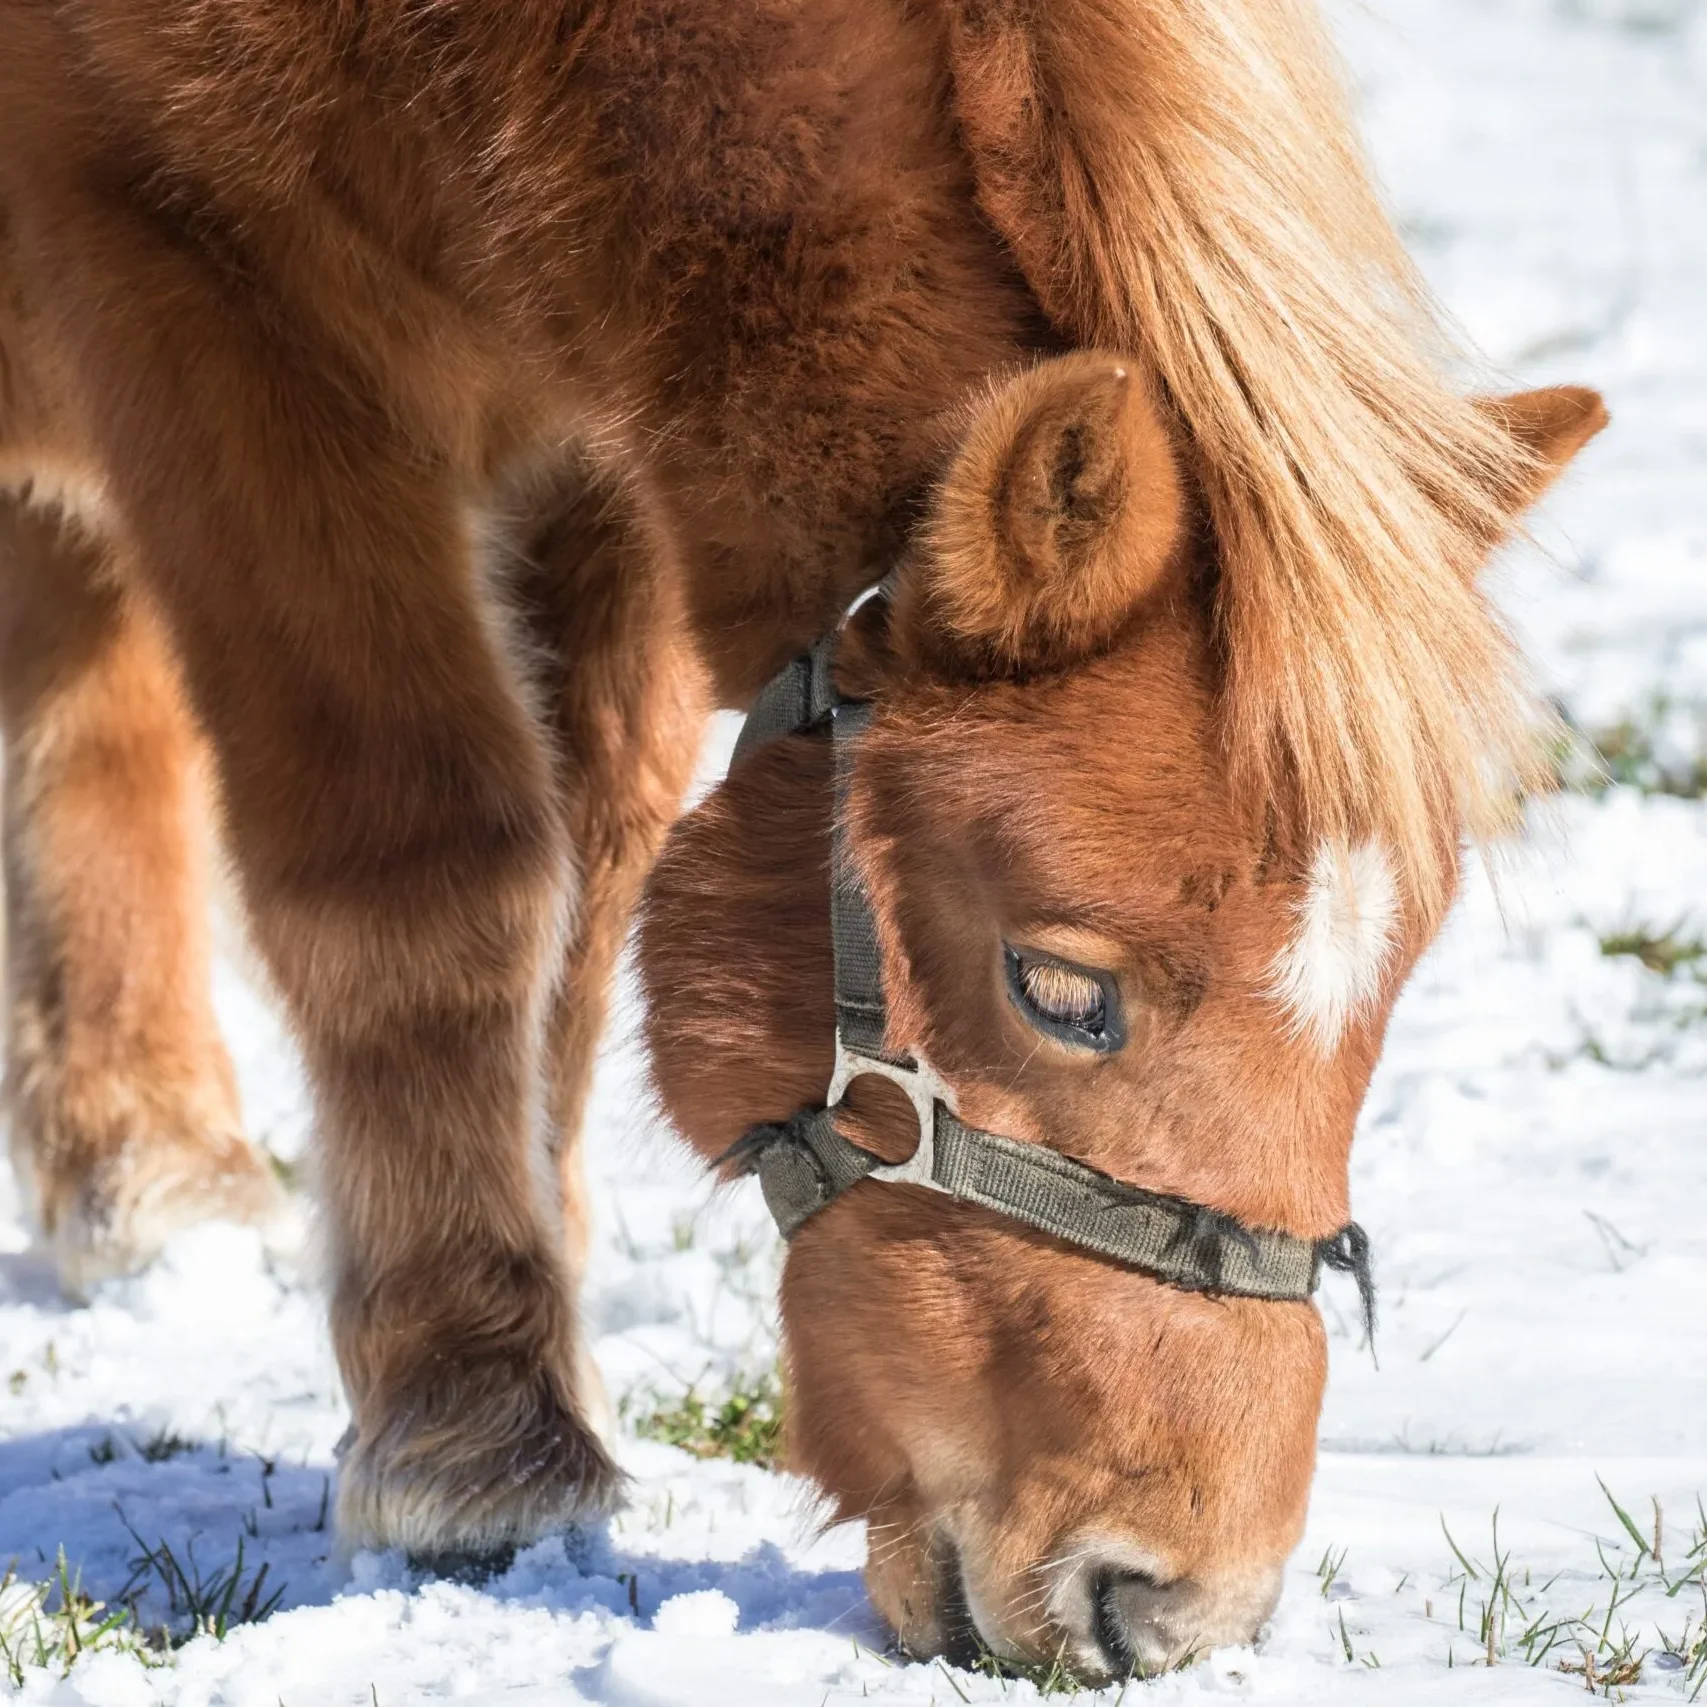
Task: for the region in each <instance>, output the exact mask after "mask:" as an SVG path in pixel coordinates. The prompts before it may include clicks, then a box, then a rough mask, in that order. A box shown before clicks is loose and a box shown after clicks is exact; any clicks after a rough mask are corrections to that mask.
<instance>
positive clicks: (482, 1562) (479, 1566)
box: [404, 1542, 516, 1588]
mask: <svg viewBox="0 0 1707 1707" xmlns="http://www.w3.org/2000/svg"><path fill="white" fill-rule="evenodd" d="M404 1557H405V1558H406V1559H407V1560H408V1562H409V1569H410V1570H412V1571H414V1572H415V1573H416V1575H418V1576H423V1577H438V1578H440V1579H442V1580H443V1581H445V1582H451V1583H461V1584H463V1586H464V1587H466V1588H484V1587H485V1585H486V1584H487V1583H489V1582H491V1581H492V1580H493V1579H494V1578H495V1577H501V1576H502V1575H503V1574H504V1573H505V1572H506V1571H507V1570H508V1569H509V1568H510V1566H511V1565H513V1564H514V1563H515V1562H516V1549H515V1546H514V1545H513V1544H512V1543H507V1542H506V1543H502V1544H500V1545H499V1546H496V1547H452V1548H450V1549H449V1550H448V1551H445V1552H442V1553H408V1554H405V1555H404Z"/></svg>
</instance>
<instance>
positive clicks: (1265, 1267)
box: [722, 632, 1375, 1345]
mask: <svg viewBox="0 0 1707 1707" xmlns="http://www.w3.org/2000/svg"><path fill="white" fill-rule="evenodd" d="M837 638H838V635H837V634H836V633H835V632H832V633H831V634H829V635H826V636H825V637H824V638H823V639H822V640H820V641H819V642H818V643H817V644H816V645H815V646H814V647H813V648H812V650H811V652H809V653H807V654H806V655H805V656H803V657H800V658H796V659H794V660H793V661H792V662H791V663H789V664H788V665H786V666H785V667H784V668H783V669H782V670H781V671H780V672H779V673H778V674H777V675H776V676H774V677H773V678H772V679H771V681H770V682H769V683H768V684H767V685H766V686H765V688H764V689H763V690H762V691H761V693H760V694H759V697H758V699H757V701H755V703H754V706H753V709H752V711H751V713H749V715H748V719H747V722H746V725H745V726H744V727H743V729H742V731H741V735H740V738H739V739H738V740H737V742H736V744H735V756H734V759H733V761H732V763H735V764H738V763H739V762H740V761H741V760H742V759H743V758H745V757H746V755H747V754H748V753H750V752H752V751H753V750H754V749H756V748H757V747H759V746H762V745H764V744H765V743H766V742H767V741H770V740H774V739H775V738H777V737H778V736H781V735H786V734H799V733H804V732H807V731H810V730H814V729H817V728H820V727H822V726H823V725H824V724H825V723H826V722H827V723H828V724H829V727H830V731H831V739H832V742H833V745H834V763H835V819H834V824H833V828H832V833H831V851H830V872H831V885H830V915H831V933H832V940H833V944H834V949H835V987H836V1066H835V1072H834V1075H833V1077H832V1078H831V1081H830V1087H829V1091H828V1094H827V1096H826V1098H825V1106H824V1107H821V1108H814V1109H806V1110H802V1111H801V1112H800V1113H798V1114H796V1115H795V1116H794V1117H793V1118H792V1119H790V1120H787V1121H784V1122H781V1123H780V1124H767V1125H758V1126H753V1127H751V1128H749V1129H748V1131H747V1132H746V1133H744V1134H743V1135H742V1137H741V1138H740V1139H739V1140H737V1142H736V1143H735V1144H734V1145H733V1146H732V1147H731V1148H730V1149H729V1151H728V1152H727V1153H726V1154H725V1155H724V1157H723V1158H722V1160H723V1164H724V1165H725V1166H728V1167H730V1168H732V1169H733V1170H734V1171H736V1172H737V1173H753V1174H757V1175H758V1179H759V1184H760V1187H761V1189H762V1190H763V1192H764V1196H765V1203H766V1205H767V1206H768V1207H769V1209H770V1212H771V1214H772V1216H773V1217H774V1218H775V1220H776V1223H777V1226H778V1227H779V1228H780V1230H781V1231H782V1234H783V1236H784V1237H785V1238H792V1237H793V1236H794V1234H795V1233H796V1232H797V1231H798V1230H799V1228H800V1227H802V1226H803V1225H804V1224H805V1223H806V1222H807V1221H809V1220H810V1219H811V1218H812V1217H813V1216H814V1215H816V1214H817V1213H818V1211H819V1210H821V1209H823V1208H824V1207H826V1206H827V1205H828V1204H830V1203H833V1202H834V1201H835V1200H836V1198H838V1197H840V1196H841V1195H842V1193H843V1192H845V1191H848V1190H850V1189H851V1188H852V1187H853V1186H855V1185H858V1184H859V1183H860V1182H861V1181H862V1180H868V1179H869V1180H879V1181H884V1182H888V1183H895V1184H906V1185H916V1186H922V1187H924V1188H925V1189H927V1190H932V1191H939V1192H942V1193H944V1194H946V1195H947V1196H950V1197H955V1198H958V1199H960V1200H961V1201H962V1202H965V1203H975V1204H978V1205H980V1206H982V1207H983V1208H985V1209H991V1210H994V1211H996V1212H997V1213H998V1214H1002V1215H1006V1216H1009V1217H1010V1218H1011V1219H1013V1220H1016V1221H1020V1222H1023V1223H1024V1224H1025V1225H1026V1226H1028V1227H1034V1228H1036V1229H1037V1230H1038V1231H1039V1232H1042V1233H1047V1234H1049V1235H1050V1236H1051V1237H1053V1238H1057V1239H1060V1240H1062V1241H1063V1242H1064V1243H1067V1244H1070V1245H1076V1246H1078V1247H1079V1249H1081V1250H1085V1251H1090V1252H1093V1253H1095V1254H1096V1255H1098V1256H1103V1257H1107V1258H1110V1259H1111V1260H1113V1261H1115V1262H1118V1263H1122V1264H1124V1265H1125V1266H1127V1267H1129V1268H1135V1269H1140V1270H1142V1271H1144V1272H1145V1273H1148V1274H1153V1275H1155V1276H1156V1277H1157V1278H1158V1279H1160V1280H1163V1281H1166V1282H1167V1283H1168V1284H1169V1285H1171V1286H1177V1287H1180V1288H1182V1289H1184V1290H1187V1291H1194V1292H1218V1293H1227V1294H1232V1295H1234V1296H1238V1297H1245V1298H1270V1299H1291V1300H1304V1299H1307V1298H1309V1297H1310V1296H1311V1295H1312V1294H1313V1293H1314V1292H1315V1290H1316V1286H1317V1283H1318V1281H1319V1280H1320V1278H1321V1272H1322V1269H1323V1267H1324V1266H1325V1267H1329V1268H1333V1269H1337V1270H1341V1271H1343V1272H1346V1273H1349V1274H1351V1275H1353V1276H1354V1278H1355V1279H1356V1282H1357V1289H1358V1296H1359V1299H1360V1301H1361V1303H1362V1307H1363V1318H1364V1324H1365V1327H1366V1329H1367V1331H1368V1334H1369V1338H1370V1342H1371V1345H1373V1342H1374V1333H1375V1285H1374V1280H1373V1277H1372V1274H1371V1269H1370V1257H1369V1240H1368V1238H1367V1237H1366V1236H1365V1234H1364V1232H1363V1229H1362V1228H1361V1227H1359V1226H1357V1224H1356V1223H1355V1222H1352V1223H1349V1224H1348V1225H1347V1226H1345V1227H1343V1228H1341V1229H1340V1231H1339V1232H1338V1233H1336V1234H1334V1236H1333V1237H1332V1238H1329V1239H1316V1240H1311V1239H1300V1238H1298V1237H1296V1236H1295V1235H1293V1234H1291V1233H1279V1232H1274V1231H1271V1230H1268V1229H1263V1228H1252V1227H1247V1226H1245V1225H1244V1224H1243V1223H1242V1222H1240V1221H1238V1220H1236V1219H1234V1218H1233V1217H1232V1216H1230V1215H1224V1214H1222V1213H1220V1212H1219V1211H1218V1210H1214V1209H1209V1208H1207V1207H1205V1206H1204V1205H1202V1204H1197V1203H1191V1202H1189V1201H1187V1200H1186V1199H1184V1198H1178V1197H1169V1196H1166V1195H1164V1194H1162V1193H1159V1192H1152V1191H1145V1190H1143V1189H1142V1188H1141V1187H1139V1186H1134V1185H1127V1184H1125V1183H1124V1182H1122V1181H1120V1180H1115V1179H1111V1178H1110V1177H1109V1176H1108V1175H1106V1174H1103V1173H1099V1172H1098V1171H1097V1170H1096V1169H1094V1168H1090V1167H1087V1166H1086V1165H1085V1164H1084V1163H1082V1162H1077V1161H1074V1160H1073V1159H1072V1158H1071V1157H1069V1156H1063V1155H1062V1154H1061V1153H1060V1152H1059V1151H1057V1150H1051V1149H1049V1148H1047V1147H1046V1146H1044V1145H1041V1144H1021V1143H1018V1142H1016V1141H1015V1140H1014V1139H1012V1138H1004V1137H1002V1136H1000V1135H999V1134H997V1133H994V1132H985V1131H981V1130H980V1129H979V1128H977V1127H974V1126H968V1125H966V1124H965V1122H963V1121H962V1120H961V1119H960V1118H959V1116H958V1114H957V1113H956V1112H955V1106H954V1104H955V1099H954V1093H953V1091H952V1090H951V1089H950V1088H949V1087H948V1086H947V1085H946V1084H944V1083H943V1081H942V1080H941V1079H939V1078H938V1077H937V1075H936V1073H935V1072H934V1071H932V1069H931V1067H930V1066H929V1064H928V1063H927V1062H924V1061H915V1060H913V1059H912V1058H911V1057H910V1056H907V1055H906V1054H903V1053H898V1052H896V1051H894V1050H893V1049H891V1048H890V1047H889V1045H888V1043H887V1041H886V1038H885V1035H884V1033H885V1021H886V1017H887V1010H886V1007H885V1003H884V996H883V958H882V949H881V944H880V942H879V939H878V935H877V923H876V919H875V916H874V915H873V912H872V908H871V900H870V897H869V896H868V895H867V893H866V889H865V884H864V882H863V881H862V879H861V877H860V874H859V869H858V866H857V863H856V861H855V859H854V856H853V852H852V848H851V845H850V839H849V834H848V798H849V790H850V787H851V784H852V779H853V766H854V756H855V753H856V752H857V750H858V741H859V737H860V736H861V735H862V734H863V733H864V732H865V729H866V726H867V724H868V723H869V722H870V719H871V707H870V706H869V705H868V704H865V703H864V702H862V701H857V700H846V699H843V698H842V697H841V696H840V695H839V694H838V693H837V691H836V686H835V681H834V676H833V667H834V662H835V646H836V641H837ZM866 1074H873V1075H876V1076H877V1077H880V1078H886V1079H888V1080H889V1081H890V1082H891V1083H893V1084H895V1085H897V1086H898V1087H899V1088H900V1089H901V1090H902V1091H903V1092H904V1093H905V1094H906V1095H907V1097H908V1100H909V1101H910V1102H911V1103H912V1104H913V1109H914V1112H915V1114H916V1116H917V1118H918V1122H919V1144H918V1148H917V1150H916V1151H915V1152H914V1153H913V1155H912V1156H910V1157H909V1158H908V1159H907V1160H906V1161H905V1162H900V1163H894V1164H889V1163H885V1162H884V1161H882V1160H881V1158H879V1157H877V1156H874V1155H872V1154H871V1153H870V1152H869V1151H867V1150H862V1149H860V1147H859V1146H858V1145H857V1144H854V1143H852V1142H850V1141H849V1140H848V1139H846V1138H844V1137H843V1136H842V1135H841V1133H840V1132H838V1131H837V1130H836V1114H837V1112H838V1110H839V1109H840V1106H841V1101H842V1097H843V1094H844V1093H845V1092H846V1090H847V1087H848V1085H849V1084H851V1083H852V1081H853V1080H854V1079H856V1078H860V1077H862V1076H864V1075H866Z"/></svg>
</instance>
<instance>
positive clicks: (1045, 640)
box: [893, 353, 1187, 677]
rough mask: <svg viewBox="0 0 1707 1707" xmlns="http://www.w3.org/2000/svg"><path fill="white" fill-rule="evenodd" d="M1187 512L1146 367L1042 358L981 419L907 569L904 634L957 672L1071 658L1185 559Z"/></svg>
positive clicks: (1088, 358) (900, 606) (1089, 358)
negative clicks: (1145, 376) (1143, 370)
mask: <svg viewBox="0 0 1707 1707" xmlns="http://www.w3.org/2000/svg"><path fill="white" fill-rule="evenodd" d="M1186 520H1187V518H1186V500H1185V492H1184V486H1183V482H1182V480H1181V475H1180V468H1179V459H1178V457H1177V455H1176V452H1175V449H1174V445H1173V441H1172V437H1171V435H1170V433H1169V430H1168V428H1167V426H1166V424H1165V423H1164V420H1163V417H1162V414H1161V411H1160V410H1159V409H1158V408H1157V407H1156V405H1155V403H1154V402H1153V401H1152V399H1151V397H1150V394H1149V391H1148V389H1147V387H1146V386H1145V384H1144V381H1143V379H1142V377H1141V376H1140V375H1139V373H1138V372H1137V370H1136V369H1135V368H1134V366H1133V365H1132V364H1131V363H1130V362H1126V361H1123V360H1121V359H1120V358H1118V357H1115V356H1108V355H1100V354H1093V353H1084V354H1075V355H1070V356H1063V357H1060V358H1058V359H1056V360H1053V361H1047V362H1043V363H1041V364H1039V365H1038V366H1037V367H1035V368H1033V369H1031V370H1030V371H1029V372H1027V373H1025V374H1022V375H1021V376H1020V377H1019V378H1017V379H1014V380H1011V381H1009V382H1008V383H1007V384H1006V385H1004V386H1002V387H1001V388H1000V389H999V390H997V391H996V392H995V393H994V394H993V395H992V396H991V397H990V398H989V399H988V400H986V402H985V403H984V404H983V405H982V406H981V407H980V408H979V409H978V410H977V411H976V413H975V414H974V416H973V417H972V421H971V425H970V427H969V429H968V431H967V433H966V436H965V439H964V440H963V442H962V445H961V449H960V451H959V454H958V455H957V456H956V457H955V459H954V462H953V464H952V466H951V467H950V469H949V471H948V475H947V477H946V478H945V479H944V481H943V483H942V486H941V488H940V490H939V491H938V493H937V497H936V505H935V509H934V512H933V514H932V516H931V519H930V522H929V525H928V526H927V527H926V529H925V531H924V540H923V550H922V551H921V552H920V554H919V555H918V557H917V558H916V559H914V560H913V561H912V562H911V563H910V564H909V565H908V567H907V570H906V572H905V573H904V574H903V576H902V578H901V586H900V588H899V591H898V595H897V598H896V601H895V611H894V617H893V632H894V634H895V638H896V639H897V641H898V642H899V643H900V645H901V646H902V647H903V648H904V649H905V650H906V651H908V652H910V653H912V654H913V655H914V656H915V657H917V658H919V659H920V660H921V661H922V662H926V663H928V664H930V665H933V666H935V667H936V668H938V669H939V670H944V671H946V672H947V673H949V674H956V675H971V676H975V677H989V676H1011V675H1025V674H1028V673H1030V672H1033V671H1037V670H1047V669H1052V668H1057V667H1060V666H1061V665H1064V664H1067V663H1070V662H1071V661H1072V660H1073V659H1075V658H1078V657H1082V656H1084V655H1085V654H1087V653H1089V652H1093V651H1095V650H1096V649H1097V648H1098V647H1100V646H1102V645H1104V644H1106V643H1107V641H1108V640H1109V639H1111V638H1112V637H1113V635H1114V634H1115V633H1116V632H1117V631H1118V630H1119V629H1120V628H1121V627H1122V626H1123V625H1124V624H1125V623H1126V621H1127V620H1128V618H1129V617H1130V616H1131V615H1132V613H1133V611H1134V609H1135V608H1136V607H1137V605H1138V604H1139V603H1140V602H1141V601H1142V600H1143V599H1144V598H1145V596H1146V595H1147V594H1148V593H1150V592H1151V590H1152V589H1153V588H1154V587H1155V586H1156V584H1157V583H1158V582H1159V581H1160V580H1161V579H1162V577H1163V575H1164V574H1165V573H1166V572H1167V570H1168V569H1169V568H1170V566H1172V565H1173V564H1174V563H1175V562H1176V561H1177V560H1178V559H1179V557H1180V555H1181V551H1182V547H1183V544H1184V540H1185V535H1186Z"/></svg>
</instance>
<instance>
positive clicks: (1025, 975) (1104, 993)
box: [1002, 943, 1126, 1055]
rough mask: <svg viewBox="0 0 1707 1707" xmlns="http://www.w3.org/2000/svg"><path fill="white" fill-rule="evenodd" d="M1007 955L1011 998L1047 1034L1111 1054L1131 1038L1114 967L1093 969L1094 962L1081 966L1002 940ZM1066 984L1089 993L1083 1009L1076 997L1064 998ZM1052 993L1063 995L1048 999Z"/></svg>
mask: <svg viewBox="0 0 1707 1707" xmlns="http://www.w3.org/2000/svg"><path fill="white" fill-rule="evenodd" d="M1002 959H1003V963H1004V968H1005V971H1006V974H1007V985H1008V999H1009V1000H1010V1001H1012V1003H1013V1004H1014V1006H1015V1007H1016V1008H1018V1009H1019V1011H1020V1013H1021V1014H1022V1015H1023V1016H1024V1018H1025V1020H1026V1021H1027V1023H1028V1024H1030V1025H1031V1026H1032V1027H1033V1028H1034V1029H1036V1030H1038V1031H1041V1032H1042V1033H1043V1034H1044V1036H1046V1037H1052V1038H1054V1039H1055V1040H1056V1041H1057V1042H1059V1043H1064V1044H1066V1045H1067V1047H1068V1048H1070V1049H1082V1050H1088V1051H1091V1052H1093V1053H1095V1054H1099V1055H1106V1054H1111V1053H1112V1052H1113V1051H1114V1050H1116V1049H1119V1048H1120V1047H1121V1046H1122V1044H1124V1043H1125V1041H1126V1028H1125V1020H1124V1015H1123V1013H1122V1011H1121V1006H1120V992H1119V990H1118V989H1117V988H1116V986H1115V982H1114V979H1113V978H1112V977H1111V976H1110V975H1109V974H1108V973H1106V972H1093V971H1092V970H1090V968H1088V967H1084V966H1075V965H1073V964H1072V962H1071V961H1067V960H1057V959H1056V958H1055V957H1054V956H1053V955H1044V954H1030V953H1022V952H1021V951H1020V950H1019V949H1016V948H1013V947H1011V946H1010V945H1008V944H1007V943H1004V944H1003V945H1002ZM1048 983H1055V984H1056V985H1057V988H1056V989H1055V991H1054V992H1049V990H1048V988H1047V985H1048ZM1061 984H1067V985H1069V986H1071V985H1074V984H1076V985H1078V986H1079V991H1080V993H1083V994H1084V995H1085V996H1086V998H1087V1000H1086V1002H1085V1003H1084V1004H1083V1012H1082V1013H1074V1012H1073V1011H1072V1008H1071V1005H1070V998H1069V1001H1067V1002H1063V1001H1061V1000H1060V999H1059V998H1060V996H1061V995H1063V994H1065V992H1063V991H1062V990H1061V989H1060V985H1061ZM1051 993H1053V994H1054V995H1055V996H1056V998H1057V999H1056V1000H1055V1001H1053V1002H1051V1003H1049V1005H1045V1003H1046V1001H1048V997H1049V995H1050V994H1051ZM1052 1009H1053V1010H1054V1011H1052ZM1063 1010H1065V1011H1063Z"/></svg>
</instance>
